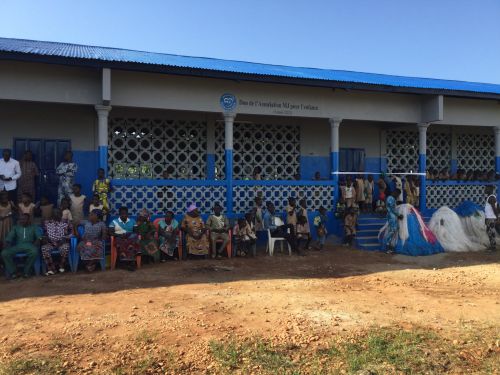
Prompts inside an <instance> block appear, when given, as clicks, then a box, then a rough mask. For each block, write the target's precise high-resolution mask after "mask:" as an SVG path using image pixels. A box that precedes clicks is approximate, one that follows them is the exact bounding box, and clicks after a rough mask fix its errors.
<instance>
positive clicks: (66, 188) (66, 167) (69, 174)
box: [56, 151, 78, 204]
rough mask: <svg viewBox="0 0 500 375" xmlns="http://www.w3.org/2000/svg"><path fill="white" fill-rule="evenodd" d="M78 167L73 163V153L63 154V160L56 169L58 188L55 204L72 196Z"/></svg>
mask: <svg viewBox="0 0 500 375" xmlns="http://www.w3.org/2000/svg"><path fill="white" fill-rule="evenodd" d="M77 170H78V166H77V165H76V163H74V162H73V153H72V152H71V151H67V152H66V153H65V154H64V160H63V161H62V163H61V164H59V165H58V166H57V168H56V174H57V176H59V186H58V188H57V202H58V203H59V204H61V200H62V199H63V198H65V197H69V196H70V195H71V194H73V184H74V183H75V181H74V180H75V175H76V171H77Z"/></svg>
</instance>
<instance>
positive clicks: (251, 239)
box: [245, 212, 257, 256]
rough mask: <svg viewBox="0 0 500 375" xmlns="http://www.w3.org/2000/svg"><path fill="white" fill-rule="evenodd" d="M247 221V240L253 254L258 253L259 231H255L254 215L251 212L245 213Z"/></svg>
mask: <svg viewBox="0 0 500 375" xmlns="http://www.w3.org/2000/svg"><path fill="white" fill-rule="evenodd" d="M245 221H246V222H247V225H246V226H245V236H246V237H245V241H248V242H247V247H248V250H249V251H250V250H251V251H252V256H256V255H257V233H256V231H255V224H254V223H253V222H254V217H253V214H252V213H251V212H247V213H246V214H245Z"/></svg>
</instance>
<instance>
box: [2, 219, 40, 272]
mask: <svg viewBox="0 0 500 375" xmlns="http://www.w3.org/2000/svg"><path fill="white" fill-rule="evenodd" d="M40 236H41V233H40V231H39V229H38V228H37V227H36V226H35V225H33V224H31V222H30V216H29V215H27V214H21V215H20V216H19V220H18V222H17V225H15V226H14V227H13V228H12V229H11V231H10V232H9V234H8V235H7V237H5V247H6V248H5V249H4V250H3V251H2V258H3V262H4V264H5V270H6V271H7V278H8V279H15V278H16V277H17V275H16V265H15V263H14V256H15V255H16V254H17V253H26V255H27V257H26V261H25V263H24V273H23V277H25V278H27V277H30V275H31V270H32V269H33V265H34V264H35V260H36V257H37V256H38V246H39V243H40Z"/></svg>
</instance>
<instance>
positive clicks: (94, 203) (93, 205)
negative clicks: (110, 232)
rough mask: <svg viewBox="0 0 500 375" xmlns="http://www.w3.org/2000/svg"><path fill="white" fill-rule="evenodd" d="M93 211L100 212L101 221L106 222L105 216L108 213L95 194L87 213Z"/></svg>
mask: <svg viewBox="0 0 500 375" xmlns="http://www.w3.org/2000/svg"><path fill="white" fill-rule="evenodd" d="M94 210H100V211H102V215H103V221H106V214H107V213H108V211H107V209H106V207H105V206H104V204H103V203H102V201H101V199H100V198H99V195H97V194H94V196H93V197H92V202H91V203H90V206H89V213H90V212H92V211H94Z"/></svg>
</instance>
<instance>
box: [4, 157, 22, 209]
mask: <svg viewBox="0 0 500 375" xmlns="http://www.w3.org/2000/svg"><path fill="white" fill-rule="evenodd" d="M19 177H21V167H20V166H19V162H18V161H17V160H14V159H12V158H11V157H10V150H8V149H5V150H3V158H2V159H0V191H4V190H6V191H7V193H8V194H9V200H11V201H13V202H14V203H15V202H16V201H17V180H18V179H19Z"/></svg>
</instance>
